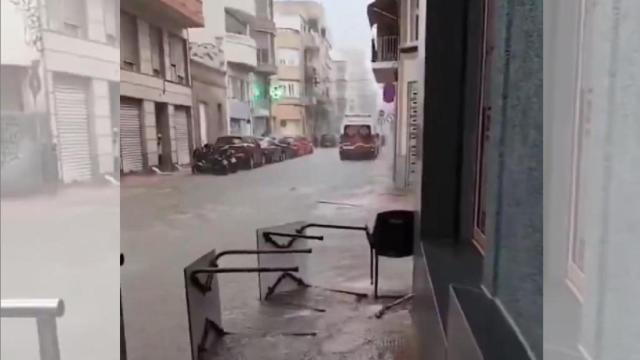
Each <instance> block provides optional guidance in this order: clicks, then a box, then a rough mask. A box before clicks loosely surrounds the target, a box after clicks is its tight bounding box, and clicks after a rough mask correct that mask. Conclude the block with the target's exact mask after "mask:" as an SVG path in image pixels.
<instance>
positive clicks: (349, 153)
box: [339, 114, 380, 160]
mask: <svg viewBox="0 0 640 360" xmlns="http://www.w3.org/2000/svg"><path fill="white" fill-rule="evenodd" d="M339 151H340V160H351V159H376V158H377V157H378V154H379V153H380V130H379V128H378V125H377V123H376V121H375V120H374V118H373V116H371V115H369V114H346V115H345V116H344V120H343V122H342V126H341V134H340V148H339Z"/></svg>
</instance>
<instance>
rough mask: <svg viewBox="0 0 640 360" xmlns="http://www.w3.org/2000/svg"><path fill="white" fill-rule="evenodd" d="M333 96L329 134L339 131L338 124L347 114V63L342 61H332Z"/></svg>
mask: <svg viewBox="0 0 640 360" xmlns="http://www.w3.org/2000/svg"><path fill="white" fill-rule="evenodd" d="M332 82H333V89H334V90H333V94H334V102H333V104H334V110H333V114H334V115H333V116H332V119H331V121H330V132H332V133H336V134H337V133H338V132H339V131H340V122H341V121H342V119H343V118H344V114H345V113H346V112H347V85H348V82H347V62H346V61H344V60H333V76H332Z"/></svg>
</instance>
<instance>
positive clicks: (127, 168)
mask: <svg viewBox="0 0 640 360" xmlns="http://www.w3.org/2000/svg"><path fill="white" fill-rule="evenodd" d="M140 122H141V119H140V102H139V101H136V100H131V99H123V98H121V99H120V159H121V170H122V172H123V173H125V174H126V173H129V172H132V171H142V169H143V167H144V165H143V161H142V159H143V155H142V127H141V124H140Z"/></svg>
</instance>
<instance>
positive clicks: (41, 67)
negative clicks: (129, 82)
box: [2, 0, 119, 184]
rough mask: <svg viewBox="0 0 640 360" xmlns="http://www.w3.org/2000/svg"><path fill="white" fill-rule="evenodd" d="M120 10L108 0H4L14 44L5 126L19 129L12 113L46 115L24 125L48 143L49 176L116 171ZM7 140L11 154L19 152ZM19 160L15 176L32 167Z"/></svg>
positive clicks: (5, 65) (87, 177)
mask: <svg viewBox="0 0 640 360" xmlns="http://www.w3.org/2000/svg"><path fill="white" fill-rule="evenodd" d="M118 11H119V10H118V4H117V2H115V1H107V0H105V1H92V2H89V1H84V0H78V1H75V2H74V4H73V5H70V6H64V4H62V3H61V2H59V1H42V2H39V3H37V4H35V3H26V2H21V1H3V2H2V41H3V44H10V45H8V46H10V47H11V51H3V54H2V76H3V81H2V85H3V91H2V94H3V101H2V104H3V109H2V110H3V130H4V127H5V125H7V127H6V128H7V130H8V131H11V130H9V129H10V128H11V127H12V126H11V122H12V120H11V119H14V120H15V119H16V118H17V117H21V116H23V115H24V114H31V115H27V116H32V115H34V114H39V115H34V116H36V117H38V119H35V118H33V119H31V120H28V121H27V122H32V124H31V125H30V129H22V130H21V131H27V132H29V131H32V130H34V129H36V128H38V129H39V130H38V134H39V135H37V136H38V137H39V140H38V141H40V142H41V144H40V145H43V143H42V142H46V143H47V148H46V149H42V151H43V154H44V155H41V157H40V160H38V161H43V162H44V163H45V164H46V167H48V168H49V169H48V170H46V172H47V174H48V175H47V177H48V178H49V180H52V178H57V180H58V181H60V182H62V183H65V184H69V183H75V182H87V181H92V180H96V179H99V178H102V177H103V176H105V175H113V174H114V172H116V171H115V169H114V164H115V161H114V157H117V147H118V145H117V133H115V132H114V129H117V127H118V125H117V118H116V117H115V116H114V115H115V114H117V109H116V105H117V102H118V98H117V87H118V81H119V72H118V68H117V66H115V65H116V61H117V54H118V40H119V38H118V25H117V23H118V22H117V21H118V20H117V19H118ZM15 89H22V90H21V91H17V92H16V91H15ZM21 114H22V115H21ZM5 115H6V116H5ZM5 119H6V120H7V121H5ZM25 123H26V122H23V124H22V125H24V124H25ZM7 134H8V132H7ZM24 135H28V134H26V133H24ZM29 136H30V137H31V138H32V139H33V134H31V135H29ZM4 144H7V142H5V141H4V140H3V156H4V154H8V153H7V152H6V151H5V150H8V151H9V153H10V152H11V149H5V148H4ZM30 158H31V159H35V158H36V157H34V154H32V155H31V156H30ZM24 161H26V160H24ZM3 163H4V161H3ZM12 163H13V164H10V163H9V162H7V163H6V165H7V166H8V167H7V168H5V166H3V171H2V172H3V179H4V180H7V181H9V182H11V180H9V178H8V177H7V176H9V177H10V176H12V175H11V174H12V172H13V171H14V170H15V171H17V172H21V171H25V170H26V168H27V167H29V166H30V165H27V164H25V163H23V160H17V161H15V162H12ZM21 164H22V165H21ZM3 165H4V164H3ZM12 166H13V167H14V168H12ZM25 166H26V167H25ZM19 168H21V169H19ZM5 172H6V174H5ZM16 174H17V173H16ZM3 184H4V182H3Z"/></svg>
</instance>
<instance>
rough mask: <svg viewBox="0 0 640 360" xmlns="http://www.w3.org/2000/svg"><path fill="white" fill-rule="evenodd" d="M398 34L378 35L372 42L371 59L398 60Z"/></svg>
mask: <svg viewBox="0 0 640 360" xmlns="http://www.w3.org/2000/svg"><path fill="white" fill-rule="evenodd" d="M398 53H399V48H398V36H397V35H391V36H379V37H378V38H377V39H376V40H375V42H374V49H373V52H372V56H373V61H374V62H377V61H397V60H398Z"/></svg>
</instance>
